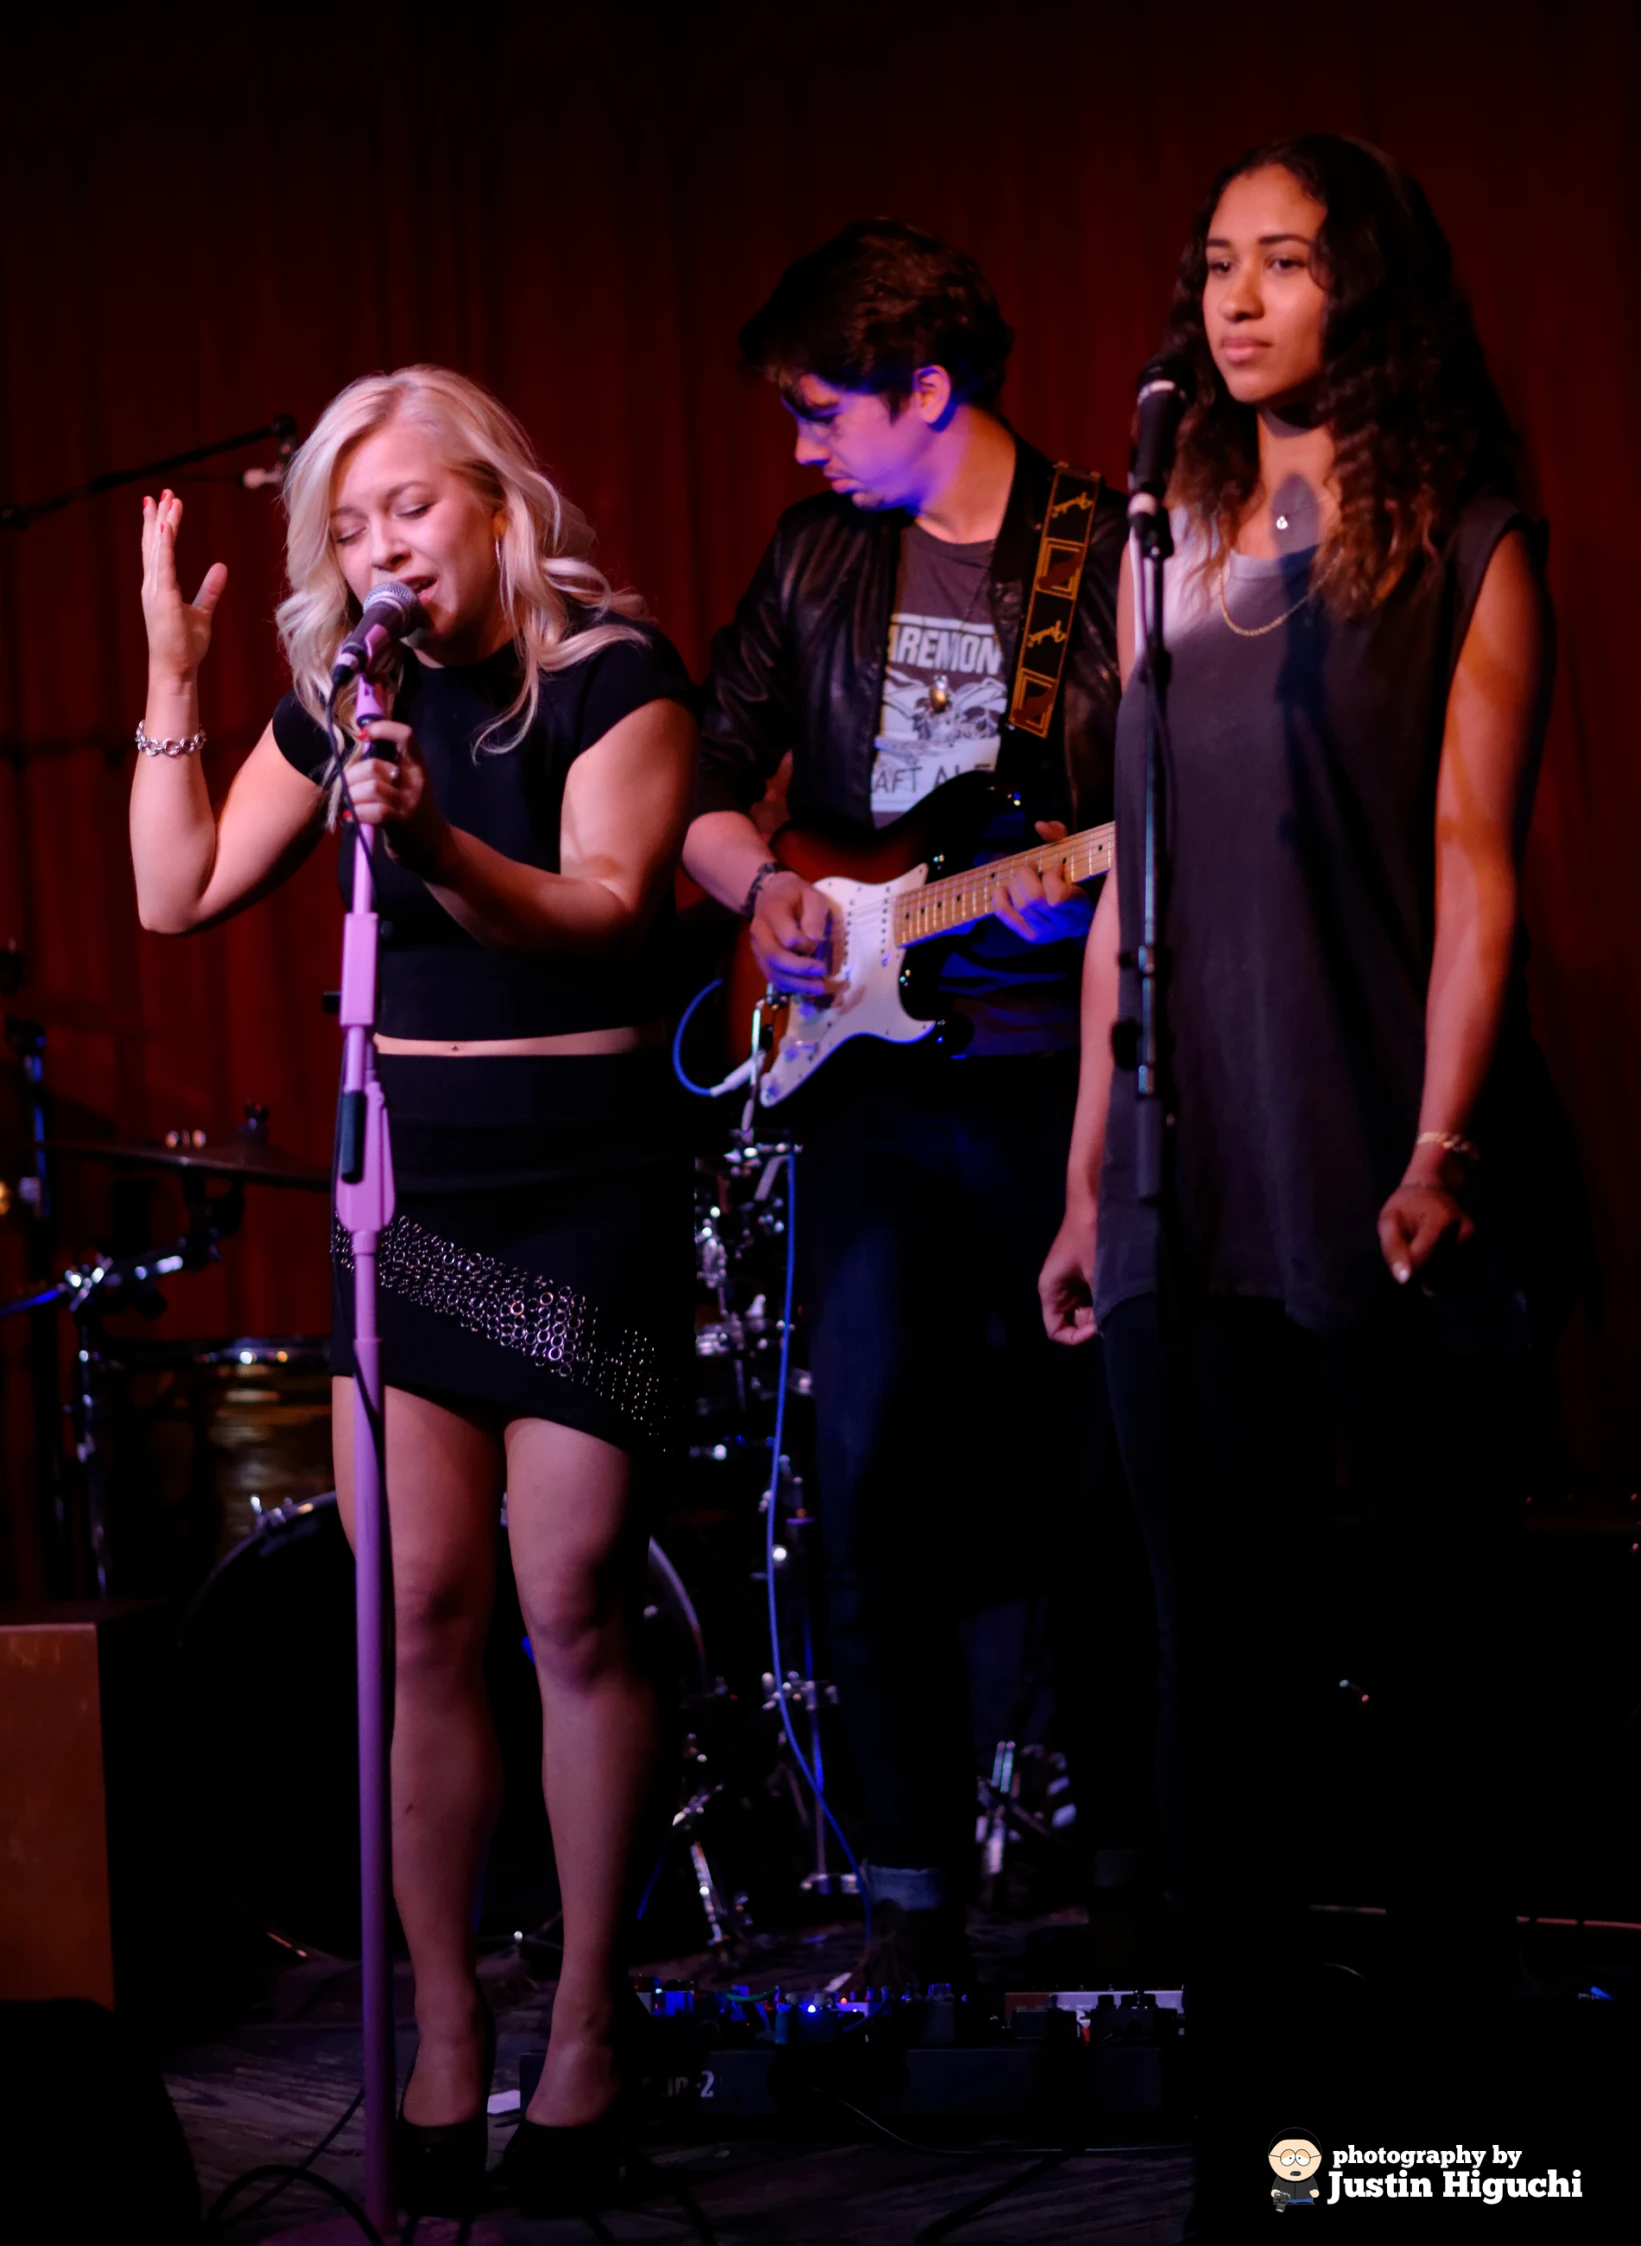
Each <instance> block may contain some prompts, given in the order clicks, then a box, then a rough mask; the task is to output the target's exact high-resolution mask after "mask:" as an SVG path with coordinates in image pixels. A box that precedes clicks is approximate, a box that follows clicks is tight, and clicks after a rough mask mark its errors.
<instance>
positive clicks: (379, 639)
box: [330, 577, 427, 692]
mask: <svg viewBox="0 0 1641 2246" xmlns="http://www.w3.org/2000/svg"><path fill="white" fill-rule="evenodd" d="M426 626H427V612H426V610H425V609H424V608H423V607H422V604H421V602H420V601H419V600H418V599H417V598H416V596H415V594H414V593H413V592H412V591H411V589H410V587H409V586H408V585H401V584H400V583H399V581H398V579H397V578H393V577H390V578H388V579H387V580H386V581H385V582H384V583H382V584H380V585H376V586H373V587H372V589H371V592H370V596H369V598H368V599H367V600H366V602H365V605H364V607H363V609H362V610H361V611H360V615H359V621H358V623H357V624H355V625H354V627H353V629H352V631H351V632H349V634H348V636H347V638H346V639H345V640H344V641H343V642H342V644H341V646H340V647H339V648H338V649H337V651H336V661H335V663H334V664H333V665H332V666H331V674H330V682H331V688H332V691H333V692H334V691H335V689H336V688H338V687H342V686H346V685H347V683H348V681H349V679H352V678H357V677H358V676H359V673H360V672H361V671H365V670H368V669H369V668H370V666H371V665H372V664H373V663H375V662H376V661H378V660H379V658H380V657H381V655H382V653H383V651H384V650H385V649H386V648H387V647H389V646H391V645H394V644H396V643H398V642H401V641H404V640H407V639H409V638H410V636H411V634H412V633H413V632H420V631H423V630H425V629H426Z"/></svg>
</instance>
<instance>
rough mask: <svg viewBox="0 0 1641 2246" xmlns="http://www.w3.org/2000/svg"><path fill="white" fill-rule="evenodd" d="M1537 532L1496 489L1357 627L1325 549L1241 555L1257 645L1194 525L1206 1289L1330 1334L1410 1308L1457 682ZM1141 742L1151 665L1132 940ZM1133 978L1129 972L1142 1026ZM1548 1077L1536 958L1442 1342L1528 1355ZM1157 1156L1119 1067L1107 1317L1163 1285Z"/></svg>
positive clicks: (1126, 834)
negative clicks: (1480, 626)
mask: <svg viewBox="0 0 1641 2246" xmlns="http://www.w3.org/2000/svg"><path fill="white" fill-rule="evenodd" d="M1523 528H1526V529H1528V530H1530V531H1531V530H1532V529H1533V526H1531V525H1530V524H1528V522H1527V519H1526V518H1525V517H1524V516H1523V515H1522V514H1521V513H1520V511H1519V510H1518V509H1517V508H1516V507H1515V506H1514V504H1513V503H1511V502H1510V501H1508V500H1503V499H1492V498H1487V499H1478V500H1476V501H1474V502H1473V503H1472V504H1471V505H1470V506H1468V507H1467V508H1466V509H1465V511H1464V513H1463V514H1462V515H1461V517H1460V520H1459V522H1458V524H1457V526H1456V528H1455V529H1454V531H1453V534H1452V536H1451V537H1450V538H1449V539H1448V541H1447V543H1446V544H1445V546H1444V547H1443V548H1442V550H1441V551H1440V553H1439V554H1437V555H1436V556H1434V557H1432V558H1430V559H1429V560H1427V561H1425V562H1424V563H1422V564H1421V565H1419V566H1418V567H1417V568H1416V569H1415V570H1414V571H1413V572H1411V573H1410V575H1409V576H1408V577H1407V578H1406V579H1404V581H1403V583H1402V584H1401V585H1400V586H1399V587H1398V588H1397V590H1396V591H1395V592H1394V593H1393V594H1392V595H1391V597H1390V598H1389V599H1388V600H1387V601H1385V602H1384V603H1383V604H1382V605H1381V607H1379V608H1378V609H1377V610H1375V611H1374V612H1373V613H1372V614H1371V615H1369V616H1366V617H1363V618H1357V619H1344V618H1341V617H1339V616H1338V615H1336V614H1335V613H1334V612H1333V610H1332V609H1330V608H1329V607H1328V605H1327V604H1326V602H1325V601H1324V600H1323V599H1321V598H1320V597H1312V598H1310V599H1306V598H1305V594H1306V590H1307V587H1308V583H1309V576H1310V569H1311V564H1312V561H1313V559H1314V551H1312V552H1306V553H1297V554H1292V555H1285V556H1283V557H1282V558H1280V559H1279V560H1275V561H1254V560H1250V559H1248V558H1246V557H1244V556H1242V555H1240V554H1235V553H1233V554H1232V555H1230V557H1229V560H1228V567H1227V572H1226V576H1225V580H1224V598H1225V607H1226V609H1228V611H1229V614H1230V616H1231V617H1232V619H1233V620H1234V622H1235V623H1236V624H1237V625H1238V626H1240V627H1241V629H1242V632H1244V633H1254V634H1257V636H1252V637H1243V636H1241V635H1240V634H1239V633H1238V632H1237V631H1234V630H1232V629H1231V628H1230V626H1228V625H1227V623H1226V621H1225V615H1224V613H1223V612H1222V610H1221V605H1220V599H1219V594H1218V591H1217V589H1210V588H1209V587H1208V586H1207V585H1206V584H1205V583H1204V580H1203V574H1202V571H1201V568H1200V563H1201V559H1202V549H1201V547H1200V545H1193V544H1191V543H1189V542H1188V538H1187V526H1186V523H1185V521H1184V519H1183V518H1180V517H1176V521H1175V535H1176V538H1177V539H1178V540H1179V542H1180V546H1181V551H1180V552H1179V553H1178V554H1176V556H1175V557H1174V559H1173V560H1172V561H1171V562H1170V563H1169V564H1168V565H1167V574H1168V581H1169V582H1168V608H1167V630H1168V639H1169V644H1170V648H1171V652H1172V654H1173V675H1172V684H1171V688H1170V694H1169V719H1170V731H1171V735H1172V750H1173V763H1172V769H1171V771H1170V773H1169V775H1168V783H1167V794H1168V850H1169V858H1170V890H1169V895H1168V899H1167V905H1166V920H1165V939H1164V940H1165V943H1166V945H1167V947H1168V954H1169V959H1170V962H1171V976H1170V983H1169V993H1168V1004H1169V1014H1170V1032H1171V1038H1170V1053H1169V1060H1170V1077H1171V1085H1172V1092H1171V1096H1170V1100H1169V1106H1170V1110H1171V1111H1172V1113H1173V1114H1174V1115H1175V1116H1176V1117H1177V1123H1176V1125H1175V1128H1174V1132H1173V1135H1172V1136H1173V1147H1174V1176H1175V1180H1176V1189H1177V1210H1178V1233H1179V1246H1180V1251H1181V1256H1182V1261H1183V1264H1184V1277H1185V1279H1186V1282H1187V1284H1188V1285H1189V1286H1190V1287H1191V1288H1192V1290H1193V1291H1195V1292H1199V1293H1203V1294H1208V1295H1220V1296H1242V1297H1249V1298H1254V1299H1258V1300H1263V1301H1269V1302H1275V1303H1280V1304H1281V1305H1282V1306H1283V1307H1284V1309H1285V1310H1286V1312H1287V1314H1288V1316H1289V1317H1290V1318H1291V1319H1293V1321H1294V1322H1295V1323H1296V1324H1297V1325H1299V1326H1302V1327H1305V1328H1308V1329H1309V1330H1311V1331H1312V1332H1316V1333H1323V1334H1349V1333H1354V1332H1362V1331H1365V1330H1367V1329H1369V1328H1370V1327H1371V1326H1372V1325H1373V1324H1374V1323H1375V1322H1376V1321H1377V1320H1378V1319H1379V1318H1380V1317H1382V1316H1384V1315H1386V1314H1387V1313H1390V1312H1391V1306H1392V1304H1393V1302H1394V1300H1395V1299H1396V1298H1397V1297H1398V1296H1400V1297H1401V1298H1402V1300H1403V1301H1404V1303H1405V1301H1406V1295H1405V1293H1404V1291H1403V1290H1400V1289H1398V1288H1397V1287H1396V1285H1395V1282H1394V1281H1393V1280H1392V1279H1391V1277H1390V1275H1389V1273H1388V1272H1387V1270H1386V1269H1385V1264H1384V1259H1383V1257H1382V1255H1381V1253H1380V1249H1379V1243H1378V1234H1377V1219H1378V1213H1379V1210H1380V1208H1381V1206H1382V1205H1383V1203H1384V1201H1385V1199H1386V1197H1387V1196H1388V1195H1389V1194H1390V1193H1391V1192H1392V1191H1393V1190H1394V1188H1395V1186H1396V1184H1397V1182H1398V1181H1399V1179H1400V1178H1401V1175H1402V1172H1403V1170H1404V1169H1405V1168H1406V1165H1407V1161H1408V1158H1409V1155H1410V1154H1411V1152H1412V1147H1413V1140H1414V1136H1415V1133H1416V1132H1417V1130H1418V1116H1419V1102H1420V1097H1421V1093H1422V1089H1423V1082H1424V1059H1425V1031H1424V1020H1425V1000H1426V991H1427V986H1428V983H1429V979H1430V965H1431V957H1432V948H1433V944H1434V938H1435V918H1436V904H1435V825H1436V819H1435V806H1436V778H1437V769H1438V766H1439V763H1440V757H1441V743H1442V733H1443V729H1444V725H1445V720H1446V712H1447V700H1448V691H1449V688H1450V686H1451V684H1452V679H1453V673H1454V669H1455V667H1456V665H1457V662H1458V657H1459V651H1460V648H1461V647H1462V645H1463V642H1464V637H1465V633H1466V631H1467V630H1468V628H1469V625H1470V619H1471V615H1472V613H1473V611H1474V608H1475V603H1476V598H1477V595H1478V593H1479V592H1480V590H1481V584H1482V579H1483V578H1484V576H1485V575H1486V572H1487V566H1488V563H1489V562H1490V561H1491V560H1492V557H1493V554H1494V551H1495V549H1496V548H1497V546H1498V543H1499V540H1500V539H1501V538H1503V537H1504V536H1505V535H1506V533H1507V532H1509V531H1511V530H1513V529H1523ZM1534 545H1535V550H1536V548H1537V545H1538V537H1537V533H1536V532H1534ZM1278 619H1282V621H1280V622H1279V621H1278ZM1261 626H1274V628H1272V629H1269V630H1264V631H1261V630H1260V627H1261ZM1144 744H1145V705H1144V692H1143V685H1142V681H1141V678H1140V676H1139V675H1138V674H1137V673H1136V676H1135V678H1134V679H1133V681H1132V682H1131V684H1130V686H1129V688H1128V691H1127V693H1126V694H1125V695H1124V698H1123V702H1122V707H1121V710H1120V712H1119V715H1118V721H1117V774H1116V807H1117V863H1118V878H1119V882H1120V886H1121V903H1122V945H1123V950H1124V952H1125V953H1132V951H1133V950H1134V948H1135V947H1136V945H1137V944H1138V942H1139V940H1140V902H1141V873H1142V852H1143V847H1144ZM1136 981H1137V978H1135V977H1134V976H1133V975H1132V974H1131V973H1129V972H1127V971H1125V972H1124V974H1123V978H1122V984H1123V987H1122V1011H1123V1013H1124V1014H1125V1015H1127V1016H1130V1017H1132V1016H1135V1015H1137V1013H1138V993H1137V988H1136ZM1543 1089H1544V1088H1543V1086H1542V1080H1541V1073H1540V1071H1539V1069H1538V1064H1537V1056H1536V1052H1535V1050H1534V1048H1533V1047H1532V1045H1531V1041H1530V1039H1529V1036H1528V1032H1527V1020H1526V1004H1525V994H1524V990H1523V986H1522V980H1521V975H1520V972H1519V966H1518V971H1517V973H1516V974H1515V976H1514V977H1513V979H1512V984H1511V990H1510V995H1509V999H1508V1002H1507V1007H1506V1018H1505V1023H1504V1029H1503V1034H1502V1036H1501V1039H1500V1045H1499V1051H1498V1056H1497V1060H1496V1063H1495V1066H1494V1068H1493V1071H1492V1075H1491V1078H1490V1080H1489V1083H1488V1086H1487V1088H1486V1091H1485V1093H1484V1096H1483V1099H1482V1102H1481V1105H1480V1107H1479V1108H1478V1110H1477V1112H1476V1114H1475V1115H1474V1117H1473V1118H1471V1125H1470V1128H1471V1135H1472V1136H1474V1137H1475V1138H1476V1139H1477V1141H1478V1142H1479V1143H1480V1144H1481V1146H1482V1148H1483V1159H1482V1161H1481V1162H1480V1163H1479V1164H1478V1165H1476V1171H1475V1178H1474V1183H1473V1187H1472V1188H1471V1189H1469V1190H1471V1191H1473V1194H1474V1196H1475V1204H1474V1206H1473V1207H1472V1210H1471V1213H1472V1215H1474V1216H1475V1217H1476V1219H1477V1222H1478V1228H1479V1229H1478V1237H1477V1240H1476V1242H1475V1244H1474V1248H1473V1250H1472V1251H1467V1252H1466V1264H1467V1267H1468V1268H1467V1270H1466V1272H1465V1274H1464V1280H1463V1284H1462V1285H1461V1286H1460V1287H1459V1288H1458V1289H1457V1290H1456V1291H1454V1292H1449V1293H1447V1294H1444V1295H1443V1296H1441V1297H1439V1298H1433V1299H1428V1300H1426V1301H1425V1303H1424V1307H1423V1309H1422V1310H1421V1313H1420V1315H1421V1316H1423V1317H1424V1319H1425V1320H1426V1323H1427V1325H1428V1326H1429V1328H1430V1335H1429V1338H1430V1339H1431V1340H1432V1341H1434V1342H1437V1343H1441V1344H1446V1345H1448V1346H1452V1347H1456V1348H1460V1349H1464V1350H1467V1351H1482V1352H1488V1353H1491V1352H1506V1353H1508V1352H1513V1351H1516V1350H1519V1349H1522V1348H1525V1347H1526V1345H1527V1340H1528V1333H1527V1318H1526V1304H1525V1299H1524V1293H1523V1285H1522V1272H1521V1268H1520V1266H1521V1258H1520V1257H1519V1256H1518V1255H1517V1254H1516V1252H1515V1247H1516V1243H1515V1242H1514V1240H1513V1238H1512V1221H1511V1212H1510V1206H1509V1204H1510V1181H1511V1178H1512V1175H1513V1173H1514V1172H1515V1171H1516V1169H1517V1165H1516V1163H1515V1161H1514V1159H1513V1155H1514V1145H1515V1141H1516V1140H1517V1139H1518V1137H1519V1136H1520V1134H1521V1132H1522V1130H1523V1128H1524V1118H1525V1117H1526V1115H1527V1113H1528V1111H1529V1110H1531V1109H1534V1108H1536V1107H1537V1106H1538V1105H1540V1104H1541V1103H1540V1094H1541V1092H1542V1090H1543ZM1134 1163H1135V1080H1134V1077H1133V1075H1132V1074H1131V1073H1125V1072H1123V1071H1120V1070H1119V1071H1118V1073H1117V1075H1116V1077H1115V1079H1114V1082H1113V1086H1112V1093H1111V1107H1110V1117H1109V1123H1108V1129H1107V1138H1106V1152H1105V1164H1104V1169H1103V1171H1102V1174H1101V1181H1100V1222H1099V1244H1098V1261H1097V1269H1096V1276H1095V1308H1096V1315H1097V1316H1098V1317H1100V1318H1104V1317H1105V1316H1107V1315H1108V1314H1109V1313H1110V1312H1111V1311H1112V1310H1113V1309H1115V1308H1116V1306H1117V1305H1118V1304H1119V1303H1121V1302H1124V1301H1127V1300H1129V1299H1131V1298H1133V1297H1135V1296H1138V1295H1142V1294H1148V1293H1150V1292H1152V1291H1153V1290H1154V1289H1155V1288H1156V1285H1157V1249H1158V1236H1157V1218H1156V1213H1155V1211H1154V1210H1153V1209H1149V1208H1146V1207H1144V1206H1142V1205H1141V1203H1140V1202H1139V1200H1138V1198H1137V1196H1136V1193H1135V1172H1134Z"/></svg>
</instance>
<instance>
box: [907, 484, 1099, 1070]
mask: <svg viewBox="0 0 1641 2246" xmlns="http://www.w3.org/2000/svg"><path fill="white" fill-rule="evenodd" d="M991 557H992V542H991V540H990V539H986V540H983V541H982V542H981V543H980V544H978V545H973V546H953V545H951V544H949V543H948V542H947V541H946V540H945V539H943V538H931V537H930V535H929V533H928V532H927V531H926V530H920V529H919V528H918V527H917V525H916V524H915V523H911V524H909V525H908V526H907V528H906V530H905V531H904V532H903V533H902V535H901V541H900V577H899V582H898V584H897V586H896V590H895V605H894V613H893V615H892V616H891V617H890V619H889V649H888V664H887V667H886V669H885V671H884V676H883V715H882V718H881V721H880V725H879V730H878V735H877V740H876V744H875V746H876V751H877V753H876V756H875V757H874V759H873V763H872V817H873V822H874V824H875V825H877V826H880V827H886V826H891V825H892V824H893V823H894V821H895V820H897V819H903V818H904V817H905V816H906V814H907V812H908V811H911V810H913V809H915V807H916V806H917V805H918V804H920V803H923V802H924V801H925V800H926V799H927V798H928V797H929V796H931V795H933V793H934V791H935V789H936V788H938V787H941V786H942V785H943V784H944V783H945V782H946V781H947V780H951V779H955V778H956V777H957V776H958V774H960V773H965V772H994V771H995V770H996V769H997V757H998V750H999V746H1000V742H1001V735H1002V727H1003V714H1004V711H1005V709H1006V708H1007V706H1008V681H1007V680H1006V679H1005V678H1004V676H1003V658H1002V653H1001V650H1000V649H999V647H998V644H997V627H996V625H995V624H994V623H993V621H992V613H991ZM1015 824H1018V822H1015ZM1036 839H1037V837H1036V833H1035V831H1034V830H1032V829H1029V828H1023V827H1022V828H1021V829H1020V831H1018V832H1014V831H1010V832H999V833H997V834H996V835H995V836H992V835H990V834H988V836H987V838H986V841H985V844H984V845H983V849H982V855H984V856H988V857H995V856H998V855H1000V854H1002V853H1004V852H1006V851H1009V850H1019V849H1023V848H1026V847H1027V846H1028V845H1029V844H1031V843H1032V842H1035V841H1036ZM1081 963H1082V946H1081V942H1080V940H1079V941H1076V942H1073V943H1071V944H1064V943H1059V944H1027V943H1025V942H1023V941H1022V940H1021V938H1020V937H1018V936H1016V935H1015V934H1014V933H1013V931H1012V930H1010V929H1008V928H1006V927H1005V926H1004V925H1003V923H1002V921H1000V920H996V919H988V920H982V921H980V922H978V923H977V924H976V926H975V927H973V928H971V929H970V930H968V931H967V932H966V933H965V934H963V935H961V936H959V937H957V938H956V939H955V940H954V941H953V942H952V943H950V944H949V945H948V946H947V947H946V950H945V956H944V964H943V966H942V968H941V973H940V984H941V988H942V990H944V991H945V992H947V993H948V994H949V995H950V997H951V998H952V999H953V1000H954V1001H955V1002H956V1005H957V1009H958V1011H959V1012H962V1013H965V1014H967V1015H968V1016H969V1018H970V1020H971V1022H972V1023H973V1025H974V1032H975V1034H974V1041H973V1043H972V1044H971V1045H970V1047H969V1050H970V1052H972V1053H974V1054H975V1055H977V1056H978V1055H982V1054H989V1053H1002V1052H1012V1053H1035V1052H1053V1051H1058V1050H1061V1049H1063V1048H1065V1047H1067V1046H1071V1045H1075V1043H1076V1042H1077V993H1078V988H1079V983H1080V977H1081Z"/></svg>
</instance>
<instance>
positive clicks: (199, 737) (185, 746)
mask: <svg viewBox="0 0 1641 2246" xmlns="http://www.w3.org/2000/svg"><path fill="white" fill-rule="evenodd" d="M137 746H138V748H139V749H141V751H142V753H143V755H144V756H198V754H199V752H200V750H201V749H203V748H204V746H205V735H204V733H203V732H200V733H190V734H189V736H188V738H187V739H186V740H185V741H154V740H150V738H149V737H148V735H147V734H146V733H145V732H144V731H143V729H142V720H141V719H140V718H139V719H138V720H137Z"/></svg>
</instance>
